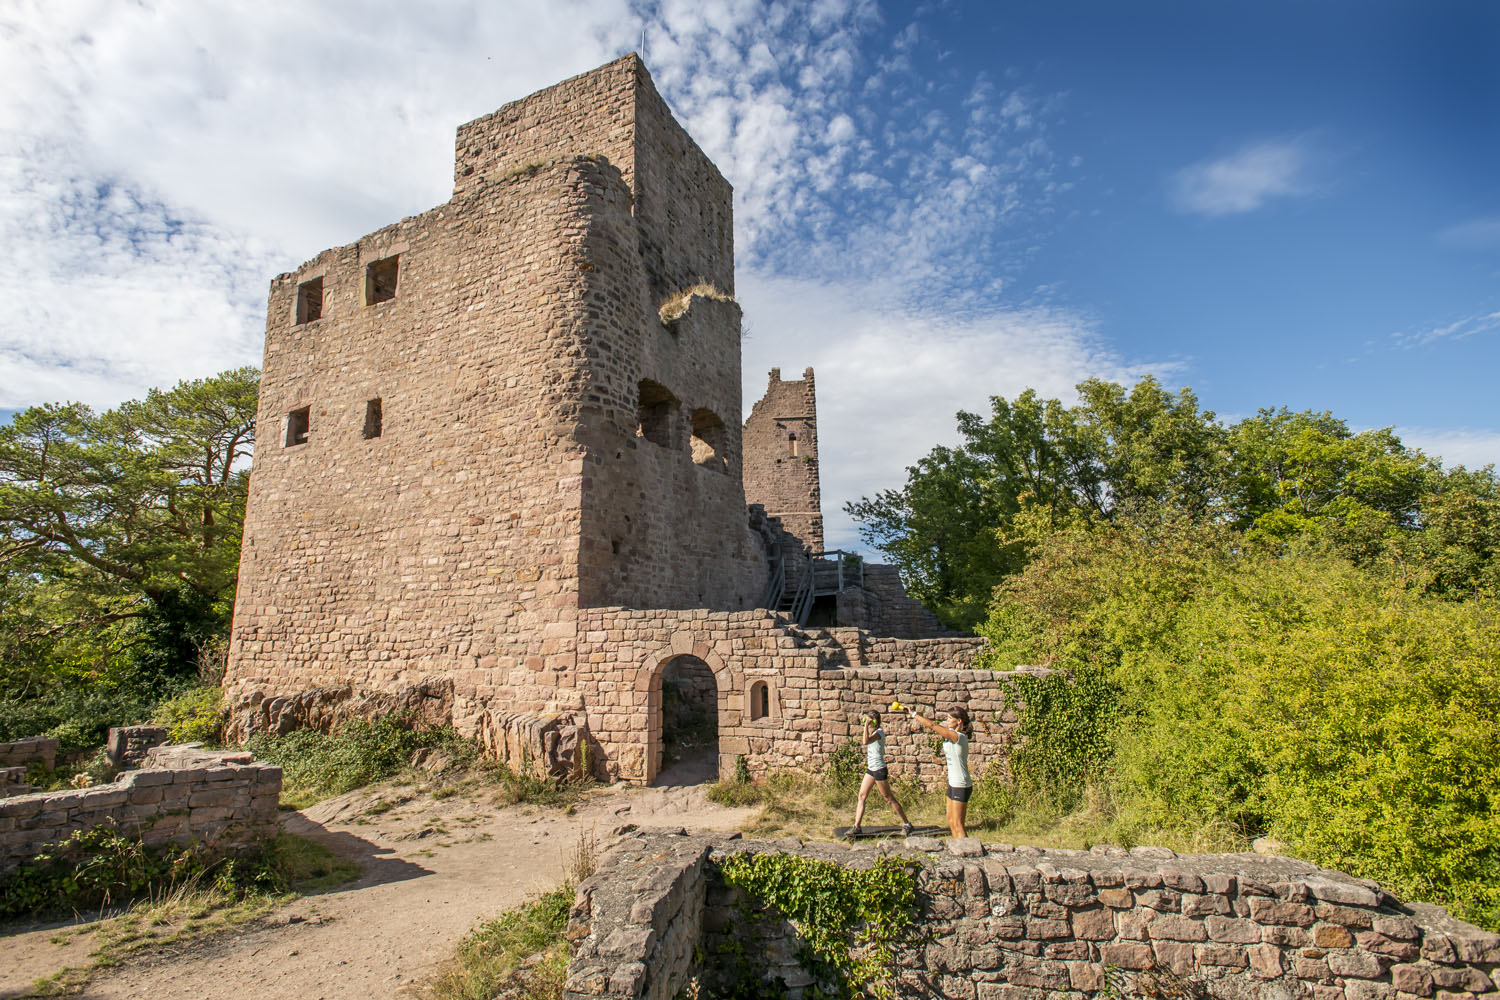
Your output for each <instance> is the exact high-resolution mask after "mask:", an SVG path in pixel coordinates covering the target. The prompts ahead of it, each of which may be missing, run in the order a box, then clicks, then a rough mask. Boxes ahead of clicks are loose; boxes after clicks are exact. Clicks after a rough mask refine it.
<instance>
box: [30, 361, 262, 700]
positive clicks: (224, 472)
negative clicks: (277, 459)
mask: <svg viewBox="0 0 1500 1000" xmlns="http://www.w3.org/2000/svg"><path fill="white" fill-rule="evenodd" d="M258 387H259V379H258V373H257V372H256V370H255V369H253V368H242V369H237V370H235V371H229V372H224V373H222V374H220V375H217V376H215V377H213V378H207V379H200V380H196V381H189V382H182V383H180V384H179V385H177V386H176V387H175V388H172V389H170V390H166V391H161V390H152V391H151V392H150V393H148V394H147V396H146V398H145V399H143V400H136V401H132V402H128V403H125V404H123V405H121V406H120V407H118V408H116V409H113V410H108V411H105V412H102V413H96V412H94V411H93V410H91V409H90V408H88V407H87V406H84V405H82V404H79V403H65V404H48V405H44V406H36V407H32V408H30V409H28V410H24V411H22V412H20V413H17V414H16V415H15V416H14V418H13V419H12V420H11V422H10V423H9V424H8V425H6V426H4V427H0V591H3V592H4V597H5V607H4V612H3V614H0V690H3V691H4V692H6V693H9V692H12V691H17V690H31V691H34V690H36V689H37V688H38V685H45V684H46V683H48V680H49V678H50V679H51V680H52V681H57V680H58V679H60V678H64V677H71V678H74V679H77V678H79V677H84V676H88V677H93V678H95V679H98V678H102V677H104V676H105V675H107V674H111V673H112V672H113V673H114V674H115V675H118V673H119V671H120V669H121V668H122V663H121V658H122V657H125V658H127V659H128V665H129V666H130V668H131V669H132V670H133V671H134V672H135V673H137V674H139V675H140V676H139V677H137V678H136V679H135V680H136V681H138V682H139V683H141V684H145V685H147V686H149V685H151V684H156V685H158V686H160V685H161V684H163V683H167V682H169V681H170V680H171V679H172V678H173V677H174V676H180V675H183V674H187V673H190V672H191V671H192V670H193V668H194V659H195V651H196V649H197V647H198V646H199V645H200V644H201V643H203V642H204V641H206V640H208V639H209V638H211V637H212V636H213V635H214V634H216V633H218V632H221V631H222V630H223V628H224V627H225V625H226V624H227V621H228V613H229V607H230V604H231V602H232V599H233V593H234V582H235V576H236V572H237V569H238V563H239V546H240V533H241V528H242V524H243V520H244V509H245V491H246V485H247V482H248V469H247V462H246V460H247V459H248V458H249V456H250V453H251V450H252V449H253V447H254V441H255V436H254V427H255V409H256V395H257V391H258Z"/></svg>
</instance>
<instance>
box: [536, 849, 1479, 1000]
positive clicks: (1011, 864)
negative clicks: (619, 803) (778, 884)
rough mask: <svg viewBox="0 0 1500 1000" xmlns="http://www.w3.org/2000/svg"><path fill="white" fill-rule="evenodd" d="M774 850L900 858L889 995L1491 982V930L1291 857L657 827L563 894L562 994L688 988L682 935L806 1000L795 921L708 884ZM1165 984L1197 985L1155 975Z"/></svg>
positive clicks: (1335, 999)
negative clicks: (738, 861)
mask: <svg viewBox="0 0 1500 1000" xmlns="http://www.w3.org/2000/svg"><path fill="white" fill-rule="evenodd" d="M736 836H737V835H736ZM778 850H779V851H790V852H792V853H796V854H800V855H803V856H807V857H811V858H816V859H820V860H823V861H827V862H830V863H832V864H835V865H840V866H845V867H853V868H865V867H868V866H869V865H871V864H872V863H873V862H874V860H875V859H876V858H877V857H879V856H880V855H881V854H882V853H893V854H895V855H896V856H898V857H901V858H903V859H905V860H906V861H907V862H908V863H909V864H910V866H911V870H912V871H913V872H914V874H915V881H916V889H917V906H918V911H917V925H916V927H915V929H914V932H913V933H912V934H911V935H910V937H909V938H908V940H907V942H906V943H905V944H904V945H901V946H899V947H898V949H897V958H896V962H895V963H894V967H893V968H892V969H891V973H892V978H893V979H894V980H895V985H896V987H897V990H898V995H904V996H937V997H945V998H953V1000H1048V998H1054V997H1070V998H1091V997H1100V996H1105V995H1114V996H1118V995H1121V992H1122V991H1124V990H1132V989H1133V988H1134V987H1135V986H1136V985H1138V983H1137V981H1138V980H1140V979H1141V977H1142V976H1143V975H1144V974H1148V973H1150V974H1152V975H1154V976H1155V978H1156V979H1157V980H1158V986H1157V987H1156V989H1157V992H1155V993H1153V994H1151V995H1160V996H1166V995H1172V996H1177V995H1182V996H1191V995H1204V994H1205V993H1206V995H1209V996H1213V997H1218V998H1222V1000H1295V998H1303V997H1310V998H1314V1000H1404V998H1410V997H1433V996H1437V997H1441V998H1444V1000H1479V998H1481V997H1487V996H1493V995H1494V992H1495V977H1496V975H1497V963H1500V935H1496V934H1492V933H1489V932H1486V931H1483V930H1480V929H1479V928H1476V927H1473V926H1471V925H1469V924H1465V923H1463V922H1461V921H1458V920H1456V919H1454V918H1453V917H1452V916H1450V915H1449V914H1448V913H1446V912H1445V911H1443V910H1442V909H1440V908H1438V907H1434V906H1428V905H1424V904H1404V903H1402V902H1401V901H1400V900H1398V899H1396V898H1395V897H1393V896H1392V895H1391V894H1390V893H1388V892H1385V891H1384V890H1383V889H1381V888H1380V886H1379V885H1377V884H1376V883H1374V882H1369V881H1366V880H1362V879H1355V878H1351V877H1350V876H1348V875H1345V874H1343V873H1340V872H1334V871H1326V870H1323V869H1320V868H1318V867H1317V866H1316V865H1312V864H1309V863H1307V862H1304V861H1298V860H1294V859H1290V858H1265V857H1258V856H1255V855H1244V854H1227V855H1224V854H1220V855H1203V854H1181V855H1179V854H1176V853H1174V852H1172V851H1169V850H1166V849H1164V848H1159V847H1138V848H1134V849H1132V850H1129V851H1126V850H1124V849H1123V848H1119V847H1110V846H1099V847H1095V848H1093V849H1091V850H1089V851H1077V850H1041V849H1038V848H1034V847H1013V846H1011V845H1007V844H988V845H981V844H980V843H979V842H978V841H976V840H952V841H948V842H947V845H946V847H945V846H944V845H943V844H941V843H939V842H938V841H936V840H932V839H929V838H910V839H908V840H907V841H905V842H904V843H901V844H895V845H894V846H892V845H889V844H882V845H880V849H879V850H876V849H874V845H868V846H865V849H850V848H848V847H846V846H844V845H840V844H817V845H812V844H809V845H801V846H799V845H798V842H796V841H795V840H793V841H778V842H777V843H775V844H769V843H763V842H752V841H742V840H736V839H704V838H696V837H686V836H683V835H680V834H664V833H656V834H640V835H633V836H627V837H625V838H624V839H622V840H620V841H618V842H617V843H616V845H615V846H614V848H613V849H612V850H611V852H610V853H609V854H608V855H607V856H606V858H605V860H604V862H603V864H602V865H601V867H600V869H599V871H597V872H596V873H595V874H594V875H593V876H592V877H591V878H589V879H588V880H586V881H585V882H584V883H583V885H581V886H580V887H579V891H578V896H577V901H576V903H575V906H574V909H573V912H572V916H571V920H570V923H569V927H568V936H569V938H570V940H572V941H573V942H574V946H575V951H574V958H573V961H572V964H571V965H570V967H569V970H568V980H567V984H566V987H565V996H567V997H568V998H570V1000H582V998H585V997H590V998H593V997H608V998H610V1000H635V998H637V997H653V998H655V997H661V996H670V995H674V994H672V993H668V992H664V991H665V990H679V989H681V988H683V987H684V986H686V985H687V976H688V975H689V973H688V972H687V971H686V970H684V969H683V967H682V962H681V961H680V958H679V957H678V956H680V954H681V952H682V943H681V939H682V937H684V936H686V934H688V933H691V930H692V929H693V928H695V927H696V928H699V929H700V933H701V935H702V936H701V938H700V939H699V940H698V941H696V942H693V944H695V945H697V946H698V954H700V955H702V956H703V959H704V960H703V962H702V963H701V964H700V965H699V966H698V967H697V968H696V969H694V970H692V972H693V973H694V974H696V975H697V976H698V977H699V979H700V985H702V986H704V987H706V988H708V989H709V990H719V991H725V990H728V989H732V988H734V987H735V986H736V985H739V986H740V987H741V988H742V989H743V988H753V987H752V984H743V983H741V984H737V983H735V982H734V981H733V980H734V979H735V978H736V977H738V976H741V975H743V974H744V973H745V971H746V966H748V968H749V969H750V971H751V973H752V974H754V973H757V972H758V973H759V975H760V976H761V977H762V978H763V980H764V981H765V982H767V983H768V984H769V983H770V982H771V981H772V980H773V979H775V978H780V979H781V980H782V981H783V983H785V984H786V986H788V987H790V994H789V995H790V996H791V997H792V998H797V997H800V996H802V995H803V993H804V991H805V990H806V988H807V987H808V986H810V985H811V981H812V980H811V976H809V975H808V974H807V972H806V970H805V969H803V968H802V967H801V965H800V963H799V962H798V961H797V958H796V955H797V951H798V944H799V938H798V931H797V929H796V927H795V926H793V925H792V924H791V923H790V922H788V921H787V920H786V919H785V918H783V917H780V915H779V914H777V913H775V912H774V911H769V910H766V909H764V907H761V908H760V910H759V911H758V913H757V919H754V920H746V919H745V917H744V916H743V915H742V912H741V908H742V907H743V906H744V905H746V904H748V905H749V906H750V908H751V910H752V912H756V910H755V901H754V900H753V899H746V898H745V897H744V895H743V892H742V891H741V890H738V889H734V888H731V887H728V886H726V885H725V884H724V882H723V879H722V877H721V876H720V875H719V865H720V863H722V861H723V859H724V858H725V857H726V856H727V855H728V854H729V853H737V852H756V853H761V852H769V851H778ZM632 888H633V889H636V890H640V891H641V892H643V893H644V896H642V897H640V898H639V900H638V897H637V895H636V893H635V892H633V891H631V890H632ZM699 899H701V900H703V903H702V909H701V911H700V912H697V913H694V912H692V911H693V907H694V906H695V905H696V901H697V900H699ZM674 929H675V930H676V934H675V935H674V933H673V932H674ZM724 945H729V947H723V946H724ZM724 955H732V956H744V957H745V958H747V959H748V960H749V961H748V962H746V963H743V964H741V963H732V962H725V961H723V960H722V959H721V957H720V956H724ZM736 966H738V967H736ZM611 970H613V971H611ZM1164 976H1167V977H1174V978H1175V979H1176V980H1177V982H1178V984H1181V983H1182V982H1189V983H1196V984H1197V986H1196V990H1197V991H1200V992H1184V991H1183V987H1182V986H1181V985H1175V986H1174V985H1173V984H1172V983H1170V982H1169V983H1167V984H1166V985H1165V986H1163V985H1160V980H1161V978H1162V977H1164ZM1139 985H1144V983H1140V984H1139ZM1172 990H1175V991H1176V992H1171V991H1172Z"/></svg>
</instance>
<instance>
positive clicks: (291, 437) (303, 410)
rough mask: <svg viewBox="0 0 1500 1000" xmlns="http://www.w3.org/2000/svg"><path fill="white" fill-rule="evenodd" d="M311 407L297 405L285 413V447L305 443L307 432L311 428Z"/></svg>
mask: <svg viewBox="0 0 1500 1000" xmlns="http://www.w3.org/2000/svg"><path fill="white" fill-rule="evenodd" d="M311 419H312V408H311V407H308V406H302V407H298V408H297V409H295V410H293V411H292V412H290V413H288V414H287V415H286V447H288V448H290V447H292V446H293V445H298V444H307V432H308V431H309V430H310V429H311V427H310V423H311Z"/></svg>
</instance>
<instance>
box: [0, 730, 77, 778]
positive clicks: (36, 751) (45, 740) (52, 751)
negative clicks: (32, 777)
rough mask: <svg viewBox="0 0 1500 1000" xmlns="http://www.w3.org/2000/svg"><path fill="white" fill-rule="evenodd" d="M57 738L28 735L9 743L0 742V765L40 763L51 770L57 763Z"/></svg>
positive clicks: (14, 765)
mask: <svg viewBox="0 0 1500 1000" xmlns="http://www.w3.org/2000/svg"><path fill="white" fill-rule="evenodd" d="M61 745H62V744H60V743H59V742H58V741H57V740H54V739H51V738H49V737H45V736H28V737H26V738H25V739H20V740H14V741H12V742H10V743H0V767H30V766H31V765H32V764H40V765H42V766H43V767H44V768H46V769H47V770H49V771H50V770H52V769H53V768H54V767H55V766H56V763H57V748H58V747H59V746H61Z"/></svg>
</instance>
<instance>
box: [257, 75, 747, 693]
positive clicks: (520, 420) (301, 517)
mask: <svg viewBox="0 0 1500 1000" xmlns="http://www.w3.org/2000/svg"><path fill="white" fill-rule="evenodd" d="M455 161H456V166H455V179H454V190H453V198H452V200H450V201H449V202H447V203H446V204H444V205H441V206H439V207H437V208H435V209H433V210H431V211H429V212H426V213H423V214H421V215H418V216H414V217H411V218H408V219H404V220H402V221H401V222H398V223H396V224H394V225H391V226H388V227H386V228H384V229H382V230H380V231H378V232H375V233H372V234H370V235H369V236H366V237H364V238H363V239H361V240H359V241H357V242H355V243H352V244H350V245H348V246H344V247H339V248H336V249H333V250H327V251H325V252H323V253H321V254H319V255H318V256H317V257H315V258H313V259H312V260H310V261H308V262H307V263H305V264H303V265H302V266H301V267H300V268H298V269H297V270H296V271H294V272H291V273H288V274H283V275H280V276H279V277H277V278H276V279H275V280H274V281H273V282H272V284H271V291H270V304H269V309H268V313H267V323H266V349H265V364H264V369H263V374H262V382H261V396H260V413H259V419H258V423H259V426H260V427H261V428H262V431H261V441H260V447H259V448H258V449H257V453H256V456H255V464H254V470H253V472H252V476H251V486H250V497H249V502H248V509H247V512H246V518H245V541H244V548H243V555H242V558H241V569H240V584H239V592H238V596H237V601H236V607H235V616H234V626H233V634H232V641H231V652H230V659H231V663H230V668H229V675H228V683H229V684H230V685H231V686H232V687H234V686H238V687H240V688H241V689H247V688H251V687H256V688H267V689H270V690H281V691H288V690H296V689H298V688H312V687H325V686H329V685H338V684H347V685H351V686H353V687H356V688H370V689H377V690H389V689H392V688H393V687H396V686H400V685H402V684H409V683H412V682H414V681H416V680H418V679H419V678H422V677H425V676H431V675H440V676H444V677H452V678H453V679H454V686H455V696H456V698H457V701H458V703H459V709H458V715H459V716H460V717H462V715H463V706H464V705H466V704H469V705H481V704H494V703H497V702H503V703H505V704H507V705H509V706H512V707H513V708H514V709H515V710H517V711H530V712H546V711H555V710H558V709H559V708H568V707H576V702H577V697H576V694H575V693H574V692H573V690H572V688H571V680H570V677H571V672H572V670H573V667H574V665H575V662H576V657H575V653H576V650H575V641H574V640H575V637H576V634H577V617H578V609H579V608H583V607H600V606H622V607H650V608H702V609H711V610H720V611H730V610H737V609H741V608H748V607H753V606H754V605H755V603H756V602H757V601H758V600H759V599H760V598H761V596H762V593H763V591H764V588H765V580H766V573H767V570H766V559H765V548H764V544H763V542H762V540H761V538H760V536H759V535H756V534H753V533H752V532H751V531H750V530H749V527H748V522H747V518H746V513H745V499H744V493H743V489H742V486H741V478H740V466H741V451H740V437H741V426H740V420H739V415H740V412H741V402H740V391H741V390H740V339H739V338H740V312H739V307H738V306H737V305H735V303H734V301H733V299H732V293H733V288H734V284H733V283H734V259H733V219H732V209H731V190H730V186H729V184H728V182H727V181H725V179H724V178H723V176H722V175H720V173H719V171H718V170H717V169H716V168H715V167H714V165H713V163H712V162H710V161H709V159H708V158H707V157H706V156H704V154H703V153H702V152H701V151H700V150H699V149H698V147H697V146H696V145H695V144H694V143H693V140H692V139H691V138H690V137H689V136H688V134H687V133H686V132H685V131H683V129H682V128H681V126H679V125H678V124H677V122H676V121H675V120H674V119H673V117H672V114H671V112H670V111H669V110H668V108H667V106H666V104H665V102H663V100H662V99H661V97H660V96H659V95H658V94H657V92H656V89H655V87H654V86H653V84H652V82H651V78H650V76H649V75H648V74H647V72H646V70H645V67H644V66H643V65H642V64H641V62H640V60H639V59H638V58H637V57H636V56H634V55H631V56H627V57H625V58H623V59H620V60H617V61H616V62H613V63H610V64H608V65H606V66H603V67H601V68H600V69H597V70H595V71H593V72H590V73H586V74H584V75H582V76H579V77H575V78H574V79H571V80H567V81H565V82H563V83H560V84H558V85H556V86H553V87H549V88H547V89H546V90H543V91H540V92H538V93H536V94H533V95H532V96H530V97H528V98H525V99H523V100H521V101H517V102H515V103H513V104H508V105H506V106H505V107H503V108H501V109H500V110H499V111H496V112H495V113H493V114H491V115H488V116H486V117H484V118H480V119H478V120H477V121H474V122H470V123H469V124H467V125H464V126H462V127H460V128H459V130H458V140H457V150H456V158H455ZM664 316H666V317H667V318H666V319H664V318H663V317H664Z"/></svg>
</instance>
